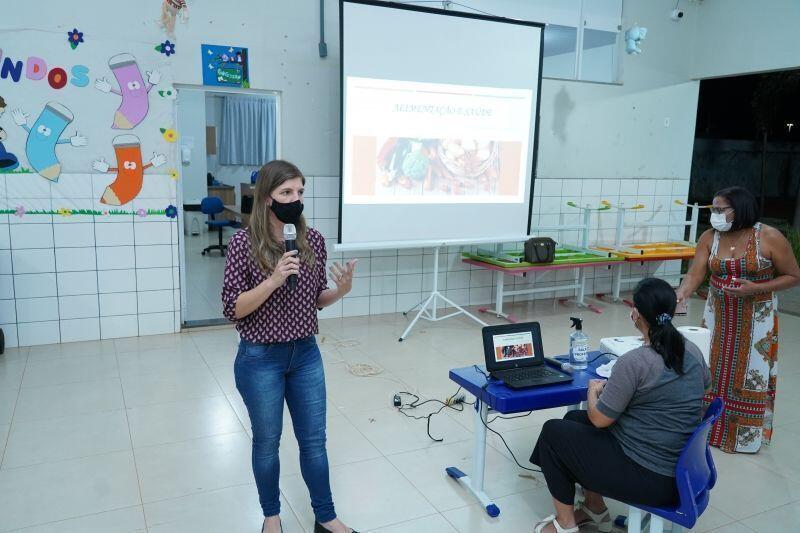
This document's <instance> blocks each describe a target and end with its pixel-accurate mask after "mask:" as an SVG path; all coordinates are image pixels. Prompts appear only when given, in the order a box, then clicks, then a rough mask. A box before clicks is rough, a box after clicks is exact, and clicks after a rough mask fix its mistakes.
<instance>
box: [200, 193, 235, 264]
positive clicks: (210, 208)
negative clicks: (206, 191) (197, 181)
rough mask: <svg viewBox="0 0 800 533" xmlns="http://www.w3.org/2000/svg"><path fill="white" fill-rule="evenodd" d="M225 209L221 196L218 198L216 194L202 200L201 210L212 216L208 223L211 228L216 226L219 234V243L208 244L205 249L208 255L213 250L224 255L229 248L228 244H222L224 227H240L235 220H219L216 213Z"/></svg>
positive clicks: (204, 253) (203, 252)
mask: <svg viewBox="0 0 800 533" xmlns="http://www.w3.org/2000/svg"><path fill="white" fill-rule="evenodd" d="M224 210H225V206H224V205H223V203H222V199H221V198H217V197H216V196H207V197H206V198H203V199H202V200H201V201H200V211H202V212H203V213H204V214H206V215H208V216H209V217H211V220H206V224H208V227H209V229H210V228H216V229H217V232H218V234H219V244H212V245H211V246H207V247H206V248H204V249H203V251H202V255H206V254H207V253H209V252H210V251H211V250H219V251H220V253H221V254H222V255H223V256H224V255H225V250H226V249H227V248H228V245H227V244H222V228H225V227H232V228H238V227H239V224H238V223H237V222H235V221H233V220H217V219H216V217H215V215H218V214H220V213H222V212H223V211H224Z"/></svg>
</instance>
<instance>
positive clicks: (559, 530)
mask: <svg viewBox="0 0 800 533" xmlns="http://www.w3.org/2000/svg"><path fill="white" fill-rule="evenodd" d="M551 523H552V524H553V525H554V526H555V528H556V533H578V528H577V527H571V528H569V529H564V528H563V527H561V526H560V525H559V523H558V520H556V515H554V514H551V515H550V516H548V517H547V518H545V519H544V520H542V521H541V522H539V523H538V524H536V525H535V526H534V527H533V533H542V530H544V528H545V527H547V524H551Z"/></svg>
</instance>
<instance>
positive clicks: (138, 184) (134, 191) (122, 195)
mask: <svg viewBox="0 0 800 533" xmlns="http://www.w3.org/2000/svg"><path fill="white" fill-rule="evenodd" d="M113 145H114V153H115V154H116V156H117V166H116V167H111V166H109V164H108V163H107V162H106V161H105V159H103V158H100V159H98V160H97V161H95V162H94V163H92V168H93V169H94V170H96V171H98V172H116V173H117V178H116V179H115V180H114V183H112V184H111V185H109V186H108V187H106V190H105V191H104V192H103V196H102V197H101V198H100V202H101V203H103V204H108V205H124V204H127V203H128V202H130V201H131V200H133V199H134V198H136V195H138V194H139V191H141V190H142V181H143V178H144V170H145V169H146V168H150V167H160V166H161V165H163V164H164V163H166V162H167V158H166V156H165V155H164V154H155V153H154V154H153V158H152V159H151V160H150V161H149V162H148V163H146V164H143V162H142V146H141V144H140V143H139V137H137V136H136V135H117V136H116V137H114V141H113Z"/></svg>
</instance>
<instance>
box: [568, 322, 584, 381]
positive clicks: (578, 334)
mask: <svg viewBox="0 0 800 533" xmlns="http://www.w3.org/2000/svg"><path fill="white" fill-rule="evenodd" d="M570 320H572V327H574V328H575V331H573V332H572V334H571V335H570V336H569V364H570V365H572V367H573V368H576V369H579V370H580V369H583V368H586V364H587V363H586V360H587V359H588V355H589V337H587V336H586V334H585V333H584V332H583V320H581V319H580V318H575V317H570Z"/></svg>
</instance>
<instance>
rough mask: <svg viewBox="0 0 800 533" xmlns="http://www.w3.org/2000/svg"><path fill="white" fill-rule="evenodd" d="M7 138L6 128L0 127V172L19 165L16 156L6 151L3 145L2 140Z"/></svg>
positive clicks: (9, 170) (8, 170) (10, 169)
mask: <svg viewBox="0 0 800 533" xmlns="http://www.w3.org/2000/svg"><path fill="white" fill-rule="evenodd" d="M7 138H8V134H7V133H6V130H4V129H3V128H0V172H11V171H12V170H14V169H15V168H17V167H18V166H19V160H18V159H17V156H15V155H14V154H12V153H11V152H8V151H6V147H5V146H3V141H5V140H6V139H7Z"/></svg>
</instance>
